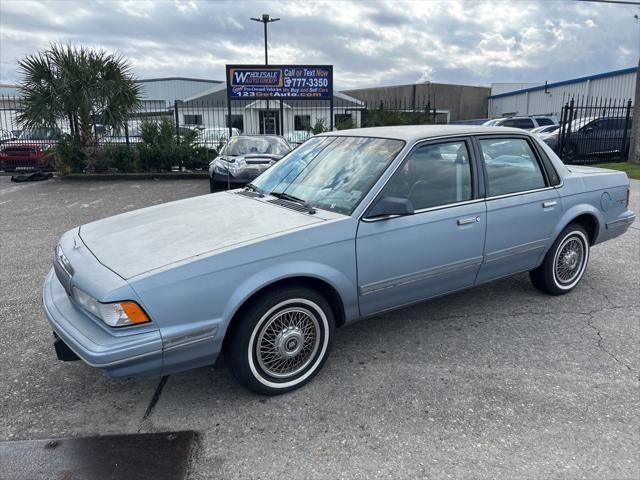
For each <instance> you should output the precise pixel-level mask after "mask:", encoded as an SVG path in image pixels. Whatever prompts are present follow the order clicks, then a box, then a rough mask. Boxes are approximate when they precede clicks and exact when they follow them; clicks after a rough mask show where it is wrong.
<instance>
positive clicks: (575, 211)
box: [542, 197, 604, 258]
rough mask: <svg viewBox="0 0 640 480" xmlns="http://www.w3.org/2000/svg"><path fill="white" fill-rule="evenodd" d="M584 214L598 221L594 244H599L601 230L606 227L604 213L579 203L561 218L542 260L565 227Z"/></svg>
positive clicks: (586, 204) (591, 206)
mask: <svg viewBox="0 0 640 480" xmlns="http://www.w3.org/2000/svg"><path fill="white" fill-rule="evenodd" d="M561 198H562V197H561ZM584 214H590V215H592V216H593V217H595V219H596V224H597V228H596V236H595V239H594V242H593V243H594V244H595V243H597V241H598V236H599V235H600V230H601V229H602V228H603V226H604V217H603V216H602V213H601V212H600V211H599V210H598V209H597V208H595V207H594V206H593V205H589V204H588V203H579V204H577V205H574V206H572V207H571V208H569V210H567V211H566V212H564V213H563V215H562V217H560V220H559V221H558V225H556V228H555V229H554V231H553V232H552V233H551V241H550V242H549V245H547V248H545V250H544V252H543V254H542V258H544V256H545V255H546V254H547V252H548V251H549V249H550V248H551V245H553V242H555V240H556V238H558V235H560V232H562V230H564V229H565V227H566V226H567V225H569V224H570V223H571V221H572V220H573V219H574V218H577V217H579V216H580V215H584Z"/></svg>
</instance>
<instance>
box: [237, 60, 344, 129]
mask: <svg viewBox="0 0 640 480" xmlns="http://www.w3.org/2000/svg"><path fill="white" fill-rule="evenodd" d="M226 80H227V114H228V116H229V125H228V127H229V137H231V132H232V130H231V102H232V101H233V100H234V99H235V100H251V99H255V100H266V101H269V100H280V102H279V103H280V111H279V112H278V114H279V120H280V122H279V123H280V127H279V129H278V132H279V134H280V135H284V112H283V103H282V102H283V101H284V100H325V101H328V102H329V108H330V116H331V118H330V120H329V124H330V125H331V126H333V65H227V67H226Z"/></svg>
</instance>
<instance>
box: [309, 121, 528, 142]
mask: <svg viewBox="0 0 640 480" xmlns="http://www.w3.org/2000/svg"><path fill="white" fill-rule="evenodd" d="M505 133H516V134H519V135H528V133H529V132H527V131H526V130H522V129H521V128H510V127H486V126H482V125H402V126H396V127H368V128H353V129H349V130H339V131H335V132H325V133H321V134H320V135H316V136H325V137H326V136H340V137H375V138H390V139H397V140H404V141H405V142H409V143H412V142H416V141H418V140H423V139H428V138H437V137H447V136H452V135H481V134H484V135H487V134H505Z"/></svg>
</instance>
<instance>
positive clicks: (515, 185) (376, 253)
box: [44, 126, 635, 394]
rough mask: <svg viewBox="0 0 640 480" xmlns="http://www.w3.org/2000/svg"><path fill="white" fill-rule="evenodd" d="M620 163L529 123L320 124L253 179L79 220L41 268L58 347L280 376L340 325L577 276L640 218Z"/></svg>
mask: <svg viewBox="0 0 640 480" xmlns="http://www.w3.org/2000/svg"><path fill="white" fill-rule="evenodd" d="M628 201H629V180H628V178H627V176H626V175H625V174H624V173H620V172H615V171H610V170H603V169H598V168H589V167H573V166H572V167H567V166H565V165H563V164H562V162H561V161H560V160H559V159H558V157H557V156H556V155H555V154H554V153H553V151H552V150H551V149H549V147H548V146H546V145H545V144H544V143H543V142H541V141H540V140H539V139H537V137H535V136H534V135H531V134H529V133H528V132H525V131H523V130H517V129H509V128H497V127H470V126H411V127H409V126H406V127H381V128H369V129H357V130H343V131H341V132H331V133H325V134H321V135H318V136H315V137H313V138H311V139H310V140H308V141H307V142H306V143H304V144H303V145H302V146H300V147H298V148H297V149H296V150H294V151H292V152H291V153H290V154H289V155H287V156H286V157H284V158H283V159H282V160H281V161H279V162H278V163H277V164H275V165H274V166H272V167H271V168H270V169H268V170H267V171H266V172H265V173H263V174H262V175H260V176H259V177H258V178H257V179H255V180H254V181H253V182H252V183H250V184H248V185H247V186H246V187H245V188H244V189H238V190H232V191H223V192H219V193H214V194H209V195H203V196H200V197H195V198H189V199H186V200H180V201H176V202H171V203H167V204H164V205H157V206H153V207H149V208H144V209H142V210H137V211H132V212H128V213H124V214H121V215H117V216H114V217H111V218H107V219H104V220H99V221H96V222H93V223H89V224H86V225H82V226H80V227H78V228H74V229H73V230H70V231H68V232H67V233H65V234H64V235H63V236H62V238H61V239H60V242H59V244H58V245H57V247H56V248H55V255H54V259H53V269H52V271H51V272H50V273H49V275H48V277H47V279H46V281H45V283H44V309H45V312H46V314H47V317H48V319H49V321H50V323H51V326H52V328H53V331H54V334H55V346H56V350H57V352H58V355H59V358H61V359H77V358H80V359H82V360H84V361H85V362H86V363H88V364H89V365H92V366H95V367H97V368H99V369H102V370H104V371H105V372H106V373H107V374H109V375H112V376H119V377H129V376H135V375H166V374H169V373H173V372H178V371H182V370H187V369H191V368H194V367H199V366H204V365H209V364H212V363H214V362H215V361H216V358H217V357H218V355H219V354H220V353H221V352H224V355H225V360H226V363H227V364H228V365H229V367H230V368H231V370H232V372H233V374H234V375H235V377H236V378H237V379H238V380H239V381H240V382H241V383H242V384H243V385H245V386H246V387H248V388H250V389H252V390H254V391H256V392H259V393H262V394H277V393H282V392H286V391H288V390H291V389H294V388H297V387H300V386H301V385H303V384H304V383H305V382H308V381H309V380H310V379H311V378H312V377H313V376H314V375H315V374H316V373H318V371H319V370H320V369H321V367H322V365H323V363H324V362H325V360H326V359H327V356H328V355H329V350H330V347H331V344H332V340H333V338H334V332H335V330H336V328H338V327H340V326H342V325H345V324H348V323H350V322H353V321H355V320H357V319H361V318H365V317H369V316H371V315H376V314H379V313H381V312H386V311H388V310H392V309H396V308H399V307H403V306H406V305H410V304H413V303H416V302H422V301H424V300H427V299H429V298H432V297H436V296H440V295H444V294H447V293H451V292H455V291H458V290H462V289H465V288H469V287H473V286H474V285H479V284H482V283H485V282H489V281H492V280H495V279H498V278H502V277H505V276H507V275H512V274H515V273H518V272H529V275H530V278H531V281H532V282H533V285H534V286H535V287H536V288H538V289H539V290H541V291H542V292H545V293H547V294H551V295H560V294H566V293H568V292H570V291H571V290H572V289H574V288H576V286H577V285H578V283H579V282H580V280H581V278H582V277H583V275H584V272H585V269H586V268H587V263H588V260H589V253H590V249H591V247H593V246H594V245H596V244H598V243H601V242H604V241H606V240H609V239H612V238H614V237H617V236H619V235H621V234H622V233H624V232H625V231H626V230H627V228H628V227H629V225H630V224H631V223H632V222H633V221H634V218H635V217H634V214H633V213H632V212H631V211H630V210H629V209H628Z"/></svg>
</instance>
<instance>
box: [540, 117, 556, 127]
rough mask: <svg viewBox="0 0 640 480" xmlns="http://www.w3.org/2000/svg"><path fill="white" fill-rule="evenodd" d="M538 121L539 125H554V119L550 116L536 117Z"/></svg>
mask: <svg viewBox="0 0 640 480" xmlns="http://www.w3.org/2000/svg"><path fill="white" fill-rule="evenodd" d="M536 122H538V125H539V126H541V127H542V126H544V125H553V124H554V123H553V120H551V119H550V118H546V117H536Z"/></svg>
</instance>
